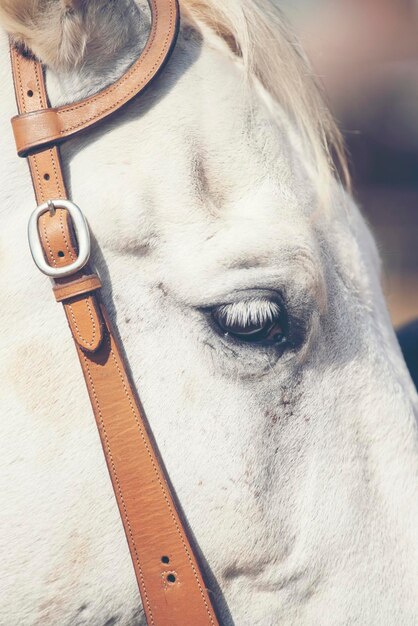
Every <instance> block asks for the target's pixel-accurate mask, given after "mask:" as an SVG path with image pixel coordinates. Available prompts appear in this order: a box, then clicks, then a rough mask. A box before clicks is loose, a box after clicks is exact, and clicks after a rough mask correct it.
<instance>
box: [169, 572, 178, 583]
mask: <svg viewBox="0 0 418 626" xmlns="http://www.w3.org/2000/svg"><path fill="white" fill-rule="evenodd" d="M167 580H168V582H169V583H171V584H173V583H175V582H176V577H175V576H174V574H169V575H168V576H167Z"/></svg>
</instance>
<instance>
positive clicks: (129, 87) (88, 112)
mask: <svg viewBox="0 0 418 626" xmlns="http://www.w3.org/2000/svg"><path fill="white" fill-rule="evenodd" d="M148 2H149V4H150V8H151V12H152V24H151V32H150V35H149V37H148V41H147V44H146V46H145V48H144V51H143V53H142V54H141V56H140V57H139V59H138V61H136V63H134V64H133V65H132V67H131V68H130V69H129V70H128V71H127V72H126V74H125V75H124V76H122V78H120V79H119V80H118V81H117V82H116V83H114V84H113V85H111V86H110V87H108V88H107V89H104V90H103V91H100V92H99V93H97V94H96V95H94V96H91V97H90V98H86V99H85V100H81V101H80V102H77V103H76V104H70V105H67V106H62V107H58V108H55V109H52V108H50V109H43V110H31V111H27V112H25V113H23V114H22V115H19V116H17V117H14V118H13V119H12V126H13V132H14V135H15V140H16V146H17V152H18V154H19V156H27V155H28V154H30V153H33V152H36V151H39V150H42V149H44V148H46V147H49V146H54V145H57V144H59V143H61V142H63V141H65V140H66V139H68V138H69V137H72V136H73V135H75V134H76V133H79V132H81V131H83V130H86V129H87V128H89V127H90V126H93V125H94V124H97V123H98V122H100V121H102V120H103V119H105V118H106V117H108V116H109V115H112V114H113V113H114V112H115V111H118V110H119V109H120V108H121V107H122V106H124V105H125V104H126V103H127V102H129V101H130V100H132V98H134V97H135V96H137V95H138V94H139V93H141V92H142V91H144V89H145V88H146V87H147V86H148V85H149V84H150V82H151V81H152V80H153V79H154V78H155V77H156V76H157V74H158V73H159V72H160V70H161V69H162V67H163V66H164V63H165V62H166V60H167V59H168V58H169V56H170V53H171V51H172V49H173V46H174V44H175V41H176V36H177V32H178V20H179V11H178V4H177V0H148ZM26 84H28V83H26ZM36 89H37V84H36V81H35V82H34V83H32V84H31V85H30V86H29V89H28V92H31V93H33V94H34V93H35V90H36ZM32 97H33V96H32Z"/></svg>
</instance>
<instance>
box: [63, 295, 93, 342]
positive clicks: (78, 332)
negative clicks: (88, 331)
mask: <svg viewBox="0 0 418 626" xmlns="http://www.w3.org/2000/svg"><path fill="white" fill-rule="evenodd" d="M80 302H85V304H86V306H87V310H88V313H89V316H90V319H91V323H92V327H93V330H92V337H91V341H88V340H87V339H86V338H85V337H84V336H83V335H82V334H81V331H80V328H79V327H78V324H77V319H76V317H75V314H74V310H73V305H72V304H68V303H67V304H66V305H65V306H66V307H68V309H69V311H70V315H71V319H72V320H73V323H74V327H75V330H76V333H77V335H78V338H79V339H80V341H81V342H82V343H83V345H84V346H86V347H88V348H91V347H92V346H93V345H94V340H95V338H96V333H97V327H96V323H95V321H94V317H93V314H92V312H91V306H90V303H89V300H88V297H87V298H85V299H84V300H80Z"/></svg>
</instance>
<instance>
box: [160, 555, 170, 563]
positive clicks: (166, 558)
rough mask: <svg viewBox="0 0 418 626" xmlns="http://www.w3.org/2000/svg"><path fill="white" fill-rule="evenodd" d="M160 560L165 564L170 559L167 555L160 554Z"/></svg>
mask: <svg viewBox="0 0 418 626" xmlns="http://www.w3.org/2000/svg"><path fill="white" fill-rule="evenodd" d="M161 562H162V563H165V564H166V565H167V564H168V563H170V559H169V558H168V556H162V557H161Z"/></svg>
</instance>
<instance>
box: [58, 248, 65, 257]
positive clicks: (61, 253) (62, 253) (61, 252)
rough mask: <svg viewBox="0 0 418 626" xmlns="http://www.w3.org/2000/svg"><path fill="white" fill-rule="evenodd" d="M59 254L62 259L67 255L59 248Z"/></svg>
mask: <svg viewBox="0 0 418 626" xmlns="http://www.w3.org/2000/svg"><path fill="white" fill-rule="evenodd" d="M58 256H59V257H60V258H61V259H62V258H63V257H64V256H65V253H64V252H63V251H62V250H58Z"/></svg>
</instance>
